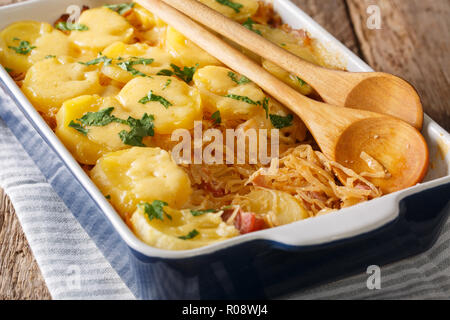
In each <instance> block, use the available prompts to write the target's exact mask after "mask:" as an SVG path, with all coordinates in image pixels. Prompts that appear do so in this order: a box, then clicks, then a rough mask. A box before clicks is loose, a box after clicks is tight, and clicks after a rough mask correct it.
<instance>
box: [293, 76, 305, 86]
mask: <svg viewBox="0 0 450 320" xmlns="http://www.w3.org/2000/svg"><path fill="white" fill-rule="evenodd" d="M295 78H296V79H297V81H298V82H299V83H300V85H301V86H302V87H303V86H304V85H305V84H306V82H305V81H303V79H302V78H299V77H297V76H296V77H295Z"/></svg>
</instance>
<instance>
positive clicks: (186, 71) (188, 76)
mask: <svg viewBox="0 0 450 320" xmlns="http://www.w3.org/2000/svg"><path fill="white" fill-rule="evenodd" d="M170 66H171V67H172V69H173V71H172V70H168V69H162V70H161V71H159V72H158V73H157V75H158V76H169V77H170V76H173V75H176V76H177V77H178V78H180V79H181V80H183V81H184V82H186V83H188V84H189V83H190V82H191V81H192V78H193V77H194V73H195V71H196V70H197V67H198V64H196V65H195V66H193V67H183V70H182V69H181V68H180V67H179V66H177V65H175V64H173V63H172V64H171V65H170Z"/></svg>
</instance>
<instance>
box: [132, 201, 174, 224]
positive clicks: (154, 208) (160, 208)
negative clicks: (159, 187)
mask: <svg viewBox="0 0 450 320" xmlns="http://www.w3.org/2000/svg"><path fill="white" fill-rule="evenodd" d="M168 205H169V204H168V203H167V202H164V201H161V200H155V201H153V202H152V203H151V204H150V203H148V202H143V203H141V204H139V207H140V208H141V209H143V210H144V214H145V215H146V216H147V217H148V218H149V220H150V221H152V220H153V219H159V220H161V221H163V220H164V215H166V217H167V218H169V220H172V217H171V216H170V215H168V214H167V213H166V212H164V207H165V206H168Z"/></svg>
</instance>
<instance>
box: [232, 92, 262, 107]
mask: <svg viewBox="0 0 450 320" xmlns="http://www.w3.org/2000/svg"><path fill="white" fill-rule="evenodd" d="M225 97H227V98H230V99H234V100H238V101H243V102H246V103H248V104H254V105H257V104H259V103H260V102H255V101H253V100H252V99H250V98H249V97H246V96H239V95H237V94H227V95H226V96H225Z"/></svg>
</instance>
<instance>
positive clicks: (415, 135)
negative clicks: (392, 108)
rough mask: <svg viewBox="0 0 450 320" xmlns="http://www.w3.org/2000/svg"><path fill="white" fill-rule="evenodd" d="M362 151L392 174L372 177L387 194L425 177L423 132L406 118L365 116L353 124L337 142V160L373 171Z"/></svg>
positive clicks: (426, 161)
mask: <svg viewBox="0 0 450 320" xmlns="http://www.w3.org/2000/svg"><path fill="white" fill-rule="evenodd" d="M362 152H366V153H367V154H368V155H370V156H371V157H372V158H374V159H376V160H377V161H378V162H379V163H380V164H381V165H382V166H383V167H384V168H385V169H386V171H387V172H388V173H389V174H390V177H389V178H369V180H370V181H371V182H372V183H373V184H375V185H376V186H378V187H379V188H380V189H381V191H382V192H383V193H385V194H387V193H391V192H394V191H397V190H401V189H404V188H408V187H410V186H413V185H414V184H416V183H417V182H419V181H422V179H423V178H424V176H425V174H426V169H427V167H428V148H427V144H426V142H425V139H424V138H423V136H422V135H421V134H420V133H419V132H418V131H417V130H416V129H414V128H413V127H411V126H409V125H407V124H406V123H405V122H403V121H401V120H398V119H394V118H390V117H376V118H366V119H362V120H360V121H357V122H354V123H353V124H352V125H350V126H349V127H348V128H347V129H346V130H345V131H344V132H343V133H342V134H341V136H340V138H339V140H338V142H337V143H336V149H335V160H336V161H337V162H338V163H341V164H342V165H344V166H346V167H348V168H351V169H353V170H354V171H355V172H359V173H362V172H369V173H371V172H372V173H373V172H374V171H373V169H372V168H370V167H369V165H368V163H367V162H366V161H364V160H363V159H362V158H361V153H362ZM424 163H425V164H426V165H424Z"/></svg>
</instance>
